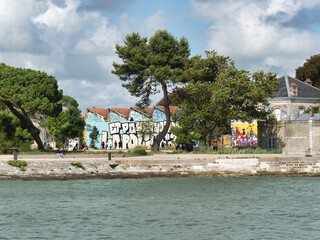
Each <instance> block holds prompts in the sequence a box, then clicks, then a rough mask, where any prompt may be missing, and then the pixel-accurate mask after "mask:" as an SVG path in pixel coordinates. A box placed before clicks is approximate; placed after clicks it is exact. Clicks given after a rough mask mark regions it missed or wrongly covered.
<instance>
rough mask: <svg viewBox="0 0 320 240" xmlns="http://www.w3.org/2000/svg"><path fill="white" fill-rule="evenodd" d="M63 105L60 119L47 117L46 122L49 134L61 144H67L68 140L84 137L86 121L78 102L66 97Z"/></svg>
mask: <svg viewBox="0 0 320 240" xmlns="http://www.w3.org/2000/svg"><path fill="white" fill-rule="evenodd" d="M61 104H62V106H63V108H64V110H63V111H62V112H61V113H60V114H59V115H58V117H47V118H46V120H45V125H46V126H47V127H48V131H49V133H51V134H52V135H53V136H55V137H56V139H57V140H58V141H60V142H65V140H66V139H68V138H77V137H82V134H83V131H84V126H85V120H84V119H83V118H82V117H81V111H80V110H79V109H78V103H77V101H76V100H75V99H74V98H72V97H70V96H68V95H64V96H63V97H62V100H61Z"/></svg>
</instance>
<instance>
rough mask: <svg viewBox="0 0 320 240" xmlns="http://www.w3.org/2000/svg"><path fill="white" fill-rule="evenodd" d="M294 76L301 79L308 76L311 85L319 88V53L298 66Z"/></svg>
mask: <svg viewBox="0 0 320 240" xmlns="http://www.w3.org/2000/svg"><path fill="white" fill-rule="evenodd" d="M296 78H297V79H300V80H303V81H305V80H306V79H308V78H309V79H310V80H311V81H312V85H313V86H315V87H317V88H320V54H316V55H313V56H311V57H310V58H309V59H307V60H306V62H305V63H304V64H303V65H302V66H301V67H298V68H297V69H296Z"/></svg>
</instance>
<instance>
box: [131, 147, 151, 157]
mask: <svg viewBox="0 0 320 240" xmlns="http://www.w3.org/2000/svg"><path fill="white" fill-rule="evenodd" d="M128 153H129V154H130V155H134V156H146V155H147V152H146V148H145V147H143V146H136V147H134V148H133V149H130V150H129V151H128Z"/></svg>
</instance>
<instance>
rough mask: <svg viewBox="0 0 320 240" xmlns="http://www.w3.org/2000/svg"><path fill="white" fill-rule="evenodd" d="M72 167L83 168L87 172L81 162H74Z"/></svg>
mask: <svg viewBox="0 0 320 240" xmlns="http://www.w3.org/2000/svg"><path fill="white" fill-rule="evenodd" d="M71 165H72V166H74V167H76V168H82V169H83V170H85V167H84V166H83V165H82V163H80V162H72V163H71Z"/></svg>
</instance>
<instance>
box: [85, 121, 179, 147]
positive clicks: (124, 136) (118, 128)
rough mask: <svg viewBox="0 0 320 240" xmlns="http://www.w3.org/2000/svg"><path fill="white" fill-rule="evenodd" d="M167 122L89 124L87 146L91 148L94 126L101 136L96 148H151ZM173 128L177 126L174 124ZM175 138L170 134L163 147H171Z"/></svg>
mask: <svg viewBox="0 0 320 240" xmlns="http://www.w3.org/2000/svg"><path fill="white" fill-rule="evenodd" d="M164 125H165V121H159V122H151V121H136V122H128V121H118V122H87V124H86V144H87V145H88V146H89V145H90V142H91V139H90V137H89V135H90V133H91V131H92V128H93V126H96V127H97V129H98V131H99V135H98V140H97V142H96V147H97V148H99V149H101V148H102V147H103V148H105V149H129V148H132V147H134V146H147V147H150V146H151V145H152V143H153V139H154V137H155V136H157V135H158V134H159V133H160V132H161V131H162V129H163V127H164ZM171 126H176V124H175V123H174V122H172V123H171ZM174 139H175V136H174V135H173V134H172V133H171V132H168V133H167V135H166V136H165V139H164V140H163V141H162V142H163V145H168V146H171V145H172V144H173V142H174Z"/></svg>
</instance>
